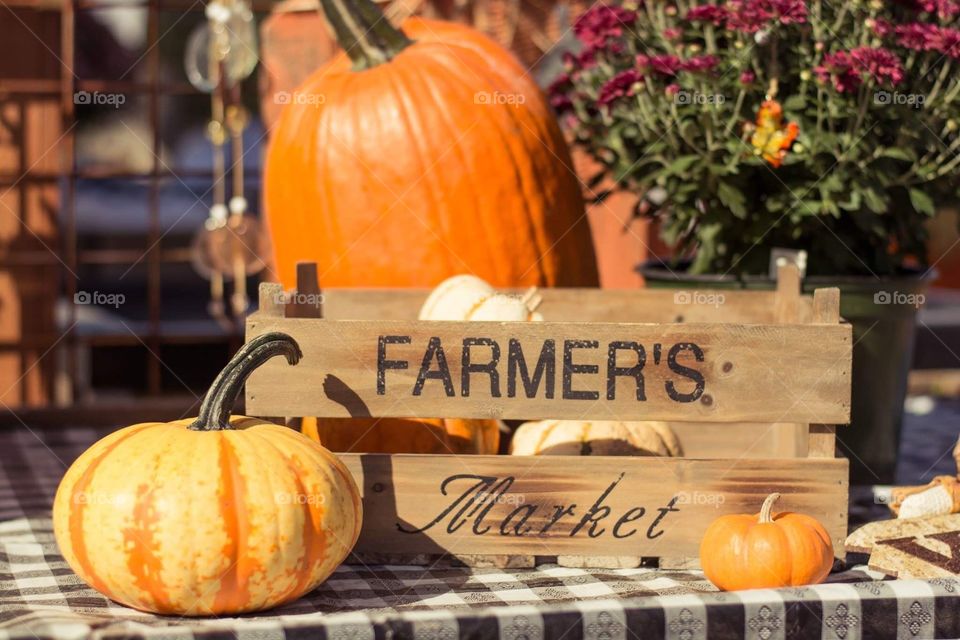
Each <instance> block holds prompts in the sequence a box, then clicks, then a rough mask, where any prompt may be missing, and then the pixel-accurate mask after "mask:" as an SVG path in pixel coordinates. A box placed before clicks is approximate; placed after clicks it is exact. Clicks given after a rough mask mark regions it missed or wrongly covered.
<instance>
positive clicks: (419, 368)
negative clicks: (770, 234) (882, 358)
mask: <svg viewBox="0 0 960 640" xmlns="http://www.w3.org/2000/svg"><path fill="white" fill-rule="evenodd" d="M300 271H301V279H300V286H299V295H298V296H297V297H296V298H294V299H293V301H292V302H290V303H289V304H287V303H286V302H285V300H286V299H288V298H289V296H287V297H286V298H285V296H284V292H283V291H282V290H281V288H280V285H276V284H264V285H261V289H260V310H259V311H258V312H257V313H255V314H253V315H251V316H250V318H249V319H248V322H247V338H248V339H249V338H251V337H253V336H256V335H259V334H262V333H266V332H271V331H282V332H285V333H287V334H289V335H291V336H293V337H294V338H295V339H296V340H297V341H298V342H299V344H300V346H301V348H302V350H303V359H302V360H301V361H300V363H299V364H298V365H297V366H295V367H290V366H288V365H287V364H286V363H284V362H282V361H281V360H274V361H272V362H270V363H268V364H266V365H265V366H263V367H262V368H261V369H259V370H258V371H257V372H255V373H254V374H253V375H252V376H251V378H250V380H249V381H248V383H247V391H246V394H247V395H246V402H247V413H248V414H249V415H257V416H328V417H348V416H353V417H365V416H375V417H381V416H390V417H411V416H412V417H439V416H445V417H463V418H504V419H539V418H562V419H591V420H611V419H630V420H663V421H668V422H669V423H670V424H671V425H672V426H673V427H674V429H675V430H676V432H677V434H678V436H679V438H680V440H681V443H682V445H683V447H684V449H685V454H686V456H687V457H683V458H649V457H565V456H564V457H561V456H537V457H519V456H506V455H501V456H463V455H460V456H457V455H406V454H404V455H376V454H353V453H348V454H342V456H341V457H342V459H343V460H344V461H345V462H346V464H347V466H348V467H349V469H350V471H351V472H352V473H353V474H354V476H355V478H356V480H357V483H358V484H359V486H360V487H361V489H362V492H363V507H364V519H363V530H362V533H361V536H360V540H359V542H358V544H357V548H356V550H357V551H358V552H361V553H379V554H383V553H388V554H390V555H391V556H398V555H399V556H402V557H404V558H418V559H421V560H422V559H423V558H424V557H425V556H435V555H438V554H446V555H449V556H451V557H459V558H468V559H469V560H470V561H471V563H473V564H476V563H478V562H482V561H483V560H484V559H486V560H489V561H490V562H491V563H493V564H500V565H503V564H514V565H525V564H530V563H532V561H533V558H534V557H536V556H548V557H554V556H555V557H559V558H561V560H563V562H564V563H565V564H568V565H570V564H572V565H576V564H587V565H589V564H597V565H602V566H635V565H636V564H637V563H639V562H640V559H641V558H644V557H657V558H661V559H663V561H664V564H666V563H667V562H673V561H677V560H678V559H688V558H695V557H696V556H697V555H698V546H699V541H700V538H701V536H702V534H703V532H704V530H705V529H706V527H707V525H708V524H709V523H710V522H711V521H712V520H713V519H714V518H716V517H718V516H720V515H722V514H726V513H739V512H756V511H758V510H759V506H760V503H761V502H762V500H763V498H764V497H765V496H766V495H767V494H768V493H770V492H772V491H778V492H780V493H781V494H783V498H782V499H781V503H780V507H782V508H783V509H784V510H796V511H802V512H804V513H808V514H811V515H813V516H815V517H816V518H818V519H819V520H820V521H821V522H823V524H824V525H825V527H826V528H827V530H828V531H829V532H830V535H831V537H832V539H833V544H834V548H835V550H836V554H837V556H838V557H841V558H842V557H843V556H844V538H845V537H846V528H847V472H848V464H847V461H846V459H843V458H837V457H835V432H834V427H833V425H835V424H844V423H847V422H848V421H849V416H850V369H851V352H852V332H851V327H850V325H849V324H847V323H846V322H843V321H842V320H841V319H840V316H839V291H838V290H836V289H820V290H817V291H816V292H815V293H814V295H813V296H802V295H801V294H800V280H799V276H798V274H797V272H796V270H795V269H794V268H793V267H784V268H782V269H781V271H780V277H779V280H778V287H777V289H776V291H769V292H744V291H724V292H719V291H712V292H711V291H701V292H694V291H686V292H682V291H681V292H675V291H662V290H635V291H611V290H598V289H544V290H541V291H540V293H541V295H542V297H543V302H542V304H541V306H540V308H539V311H540V312H541V313H542V314H543V316H544V317H545V318H547V319H549V321H547V322H531V323H504V322H425V321H420V320H417V319H416V317H417V312H418V310H419V308H420V306H421V304H422V303H423V301H424V299H425V298H426V296H427V294H428V292H427V291H425V290H422V291H421V290H389V291H379V290H359V289H357V290H348V289H343V290H336V289H333V290H326V291H324V292H323V296H322V315H323V317H322V318H320V317H318V316H319V315H320V305H319V304H313V302H315V301H317V300H318V299H319V298H318V296H317V294H318V293H319V290H318V289H317V285H316V269H315V266H314V265H301V270H300ZM718 294H720V295H722V296H723V298H722V300H721V299H720V298H717V297H714V298H713V299H712V300H713V302H714V303H716V304H713V305H710V304H703V303H704V302H709V301H710V300H711V299H710V298H708V297H706V296H710V295H713V296H716V295H718ZM311 316H313V317H311ZM465 345H466V346H465ZM493 345H496V346H493ZM441 350H442V354H441ZM541 359H542V360H541ZM441 360H445V363H443V364H441ZM521 360H522V361H523V363H524V364H525V365H526V373H524V371H525V369H524V366H521ZM641 361H642V362H643V365H642V367H641V368H640V369H636V368H634V367H635V366H636V365H638V363H640V362H641ZM538 363H541V364H542V366H543V375H542V377H541V378H540V381H539V385H537V386H536V387H535V388H534V385H533V384H531V383H532V379H533V378H534V377H535V376H534V373H535V367H536V365H537V364H538ZM467 364H471V365H474V366H472V367H467V366H466V365H467ZM464 369H469V371H468V373H466V374H464ZM491 372H493V373H491ZM418 380H419V383H418ZM528 395H529V396H530V397H528ZM638 398H639V399H638ZM683 561H684V562H686V560H683Z"/></svg>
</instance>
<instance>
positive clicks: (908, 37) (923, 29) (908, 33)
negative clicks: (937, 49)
mask: <svg viewBox="0 0 960 640" xmlns="http://www.w3.org/2000/svg"><path fill="white" fill-rule="evenodd" d="M938 31H939V29H938V27H937V26H936V25H932V24H922V23H919V22H914V23H912V24H902V25H897V26H896V27H894V28H893V34H894V36H896V40H897V44H899V45H900V46H901V47H906V48H907V49H913V50H915V51H929V50H930V49H932V48H933V45H934V42H935V40H936V38H937V32H938Z"/></svg>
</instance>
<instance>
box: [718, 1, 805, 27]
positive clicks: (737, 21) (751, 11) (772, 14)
mask: <svg viewBox="0 0 960 640" xmlns="http://www.w3.org/2000/svg"><path fill="white" fill-rule="evenodd" d="M727 7H728V11H729V17H728V18H727V28H728V29H730V30H732V31H742V32H745V33H756V32H757V31H760V30H761V29H764V28H766V27H769V26H771V24H773V23H776V22H779V23H780V24H800V23H804V22H806V21H807V3H806V2H804V0H733V1H732V2H730V3H728V4H727Z"/></svg>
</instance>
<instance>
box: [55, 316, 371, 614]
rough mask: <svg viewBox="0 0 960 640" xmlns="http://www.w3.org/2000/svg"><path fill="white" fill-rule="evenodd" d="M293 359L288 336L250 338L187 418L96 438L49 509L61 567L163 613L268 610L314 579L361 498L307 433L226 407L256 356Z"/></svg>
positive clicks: (341, 551)
mask: <svg viewBox="0 0 960 640" xmlns="http://www.w3.org/2000/svg"><path fill="white" fill-rule="evenodd" d="M279 354H283V355H286V356H287V359H288V361H289V362H291V364H293V363H295V362H296V361H297V360H298V359H299V356H300V350H299V347H298V346H297V344H296V342H294V341H293V339H292V338H290V337H289V336H286V335H284V334H267V335H264V336H260V337H258V338H255V339H254V340H251V341H250V342H249V343H248V344H247V345H245V346H244V348H243V349H242V350H241V351H240V352H239V353H238V354H237V356H236V357H235V358H234V359H233V360H231V362H230V364H228V365H227V367H226V368H225V369H224V371H223V373H221V374H220V376H219V377H218V378H217V381H216V382H214V385H213V387H211V390H210V392H209V393H208V394H207V397H206V398H205V399H204V402H203V405H202V406H201V409H200V417H199V418H197V419H195V420H180V421H176V422H170V423H145V424H138V425H134V426H131V427H126V428H125V429H121V430H119V431H117V432H115V433H113V434H111V435H109V436H107V437H105V438H103V439H102V440H100V441H99V442H97V443H96V444H94V445H93V446H92V447H91V448H90V449H89V450H87V451H86V452H85V453H84V454H83V455H82V456H80V458H78V459H77V461H76V462H74V464H73V465H72V466H71V467H70V469H69V470H68V471H67V473H66V475H65V476H64V478H63V481H62V482H61V484H60V487H59V489H58V491H57V496H56V499H55V502H54V507H53V519H54V532H55V534H56V539H57V543H58V544H59V545H60V549H61V551H62V552H63V555H64V557H65V558H66V559H67V562H68V563H69V564H70V567H71V568H72V569H73V570H74V571H75V572H76V573H77V574H78V575H79V576H80V577H81V578H83V579H84V580H85V581H86V582H87V583H88V584H90V586H92V587H93V588H94V589H96V590H98V591H100V592H101V593H103V594H104V595H106V596H107V597H109V598H111V599H113V600H116V601H117V602H119V603H121V604H125V605H128V606H130V607H134V608H136V609H142V610H144V611H151V612H155V613H163V614H179V615H218V614H234V613H241V612H245V611H255V610H259V609H266V608H269V607H272V606H275V605H277V604H280V603H282V602H285V601H288V600H292V599H295V598H297V597H299V596H300V595H302V594H304V593H306V592H308V591H310V590H311V589H313V588H314V587H316V586H317V585H318V584H320V583H321V582H323V580H325V579H326V578H327V577H328V576H329V575H330V574H331V573H332V572H333V570H334V569H335V568H336V567H337V566H338V565H339V564H340V563H341V562H342V561H343V560H344V558H345V557H346V556H347V554H348V553H349V551H350V549H351V548H352V547H353V545H354V543H355V542H356V539H357V536H358V535H359V532H360V523H361V506H360V493H359V491H358V489H357V486H356V483H355V482H354V480H353V478H352V477H351V476H350V473H349V472H348V471H347V469H346V468H345V467H344V466H343V464H342V463H341V462H340V461H339V460H338V459H337V458H336V457H335V456H334V455H333V454H331V453H330V452H329V451H327V450H326V449H324V448H323V447H322V446H320V445H319V444H317V443H316V442H313V441H311V440H310V439H308V438H306V437H304V436H302V435H300V434H298V433H296V432H295V431H292V430H290V429H287V428H285V427H281V426H277V425H275V424H271V423H267V422H263V421H262V420H257V419H255V418H245V417H242V416H234V417H231V416H230V415H229V410H230V406H232V404H233V401H234V400H235V398H236V395H237V394H238V393H239V390H240V388H242V386H243V381H244V380H245V378H246V377H247V375H249V373H250V372H251V371H252V370H253V369H254V368H256V366H258V365H259V364H260V363H262V362H264V361H265V360H267V359H269V358H270V357H272V356H274V355H279Z"/></svg>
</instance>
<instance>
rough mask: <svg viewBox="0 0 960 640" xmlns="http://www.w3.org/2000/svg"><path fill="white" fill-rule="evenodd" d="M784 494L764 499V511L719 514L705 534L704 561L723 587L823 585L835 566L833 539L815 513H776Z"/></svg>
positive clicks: (706, 570) (708, 573)
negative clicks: (773, 511) (811, 515)
mask: <svg viewBox="0 0 960 640" xmlns="http://www.w3.org/2000/svg"><path fill="white" fill-rule="evenodd" d="M779 498H780V494H779V493H771V494H770V495H769V496H767V499H766V500H764V501H763V506H762V507H761V508H760V514H759V515H749V514H737V515H729V516H722V517H720V518H717V519H716V520H714V521H713V523H711V524H710V526H709V527H708V528H707V532H706V533H705V534H703V541H702V542H701V543H700V566H701V567H703V573H704V574H705V575H706V576H707V578H708V579H709V580H710V582H712V583H713V584H714V585H716V587H717V588H718V589H722V590H724V591H736V590H739V589H766V588H777V587H798V586H802V585H807V584H817V583H820V582H823V580H824V579H825V578H826V577H827V575H828V574H829V573H830V569H831V568H832V567H833V544H832V543H831V542H830V536H829V535H828V534H827V531H826V529H824V528H823V525H822V524H820V522H818V521H817V520H816V519H815V518H812V517H810V516H808V515H804V514H802V513H789V512H784V513H778V514H777V515H773V514H772V509H773V505H774V503H775V502H776V501H777V500H778V499H779Z"/></svg>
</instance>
